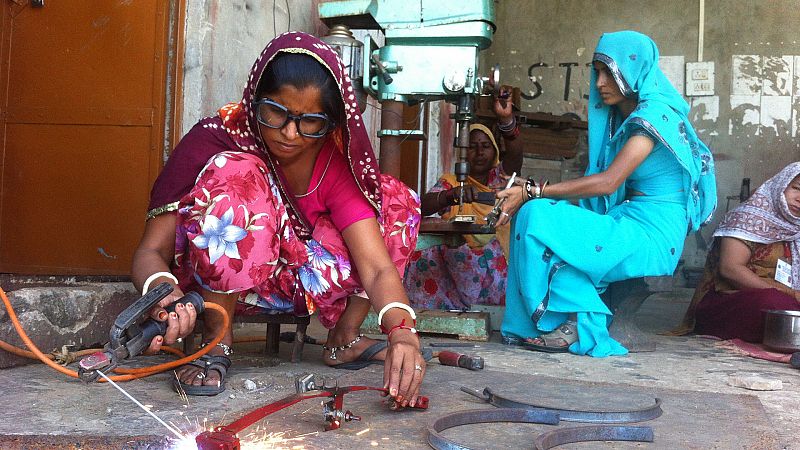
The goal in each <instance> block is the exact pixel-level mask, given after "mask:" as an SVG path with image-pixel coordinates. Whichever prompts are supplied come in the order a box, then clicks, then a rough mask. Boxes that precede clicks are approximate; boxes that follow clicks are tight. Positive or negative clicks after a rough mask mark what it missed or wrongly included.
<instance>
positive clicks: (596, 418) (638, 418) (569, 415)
mask: <svg viewBox="0 0 800 450" xmlns="http://www.w3.org/2000/svg"><path fill="white" fill-rule="evenodd" d="M461 391H462V392H465V393H467V394H469V395H472V396H473V397H477V398H479V399H481V400H483V401H485V402H486V403H489V404H491V405H494V406H497V407H498V408H518V409H526V410H530V411H550V412H553V413H556V414H558V416H559V418H560V419H561V420H563V421H566V422H585V423H634V422H644V421H647V420H653V419H656V418H658V417H660V416H661V414H662V413H663V412H664V411H662V410H661V399H659V398H656V399H655V400H656V401H655V404H654V405H652V406H646V407H643V408H639V409H631V410H627V411H580V410H574V409H562V408H553V407H549V406H541V405H532V404H529V403H522V402H517V401H514V400H509V399H507V398H505V397H502V396H500V395H497V394H495V393H494V392H492V390H491V389H489V388H488V387H487V388H485V389H484V390H483V392H482V393H481V392H479V391H477V390H475V389H470V388H468V387H466V386H464V387H462V388H461Z"/></svg>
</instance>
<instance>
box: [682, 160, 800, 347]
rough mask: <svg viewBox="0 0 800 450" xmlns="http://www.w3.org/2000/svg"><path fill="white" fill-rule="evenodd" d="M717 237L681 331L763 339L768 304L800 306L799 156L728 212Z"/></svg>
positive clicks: (729, 337)
mask: <svg viewBox="0 0 800 450" xmlns="http://www.w3.org/2000/svg"><path fill="white" fill-rule="evenodd" d="M714 237H716V238H717V239H715V240H714V243H713V245H712V246H711V250H710V251H709V253H708V257H707V259H706V267H705V273H704V274H703V279H702V280H701V282H700V284H698V286H697V289H696V290H695V293H694V297H692V303H691V305H690V306H689V309H688V310H687V312H686V316H685V317H684V319H683V328H682V330H679V331H678V334H685V333H688V332H690V331H692V330H693V331H694V332H695V333H698V334H709V335H712V336H718V337H720V338H722V339H733V338H739V339H742V340H744V341H747V342H761V341H762V339H763V338H764V319H765V314H764V312H763V311H764V310H768V309H783V310H800V162H795V163H792V164H789V165H788V166H786V167H785V168H784V169H783V170H781V171H780V172H779V173H778V174H777V175H775V176H774V177H772V178H770V179H769V180H767V182H766V183H764V184H763V185H761V187H759V188H758V189H757V190H756V192H755V193H754V194H753V195H752V196H751V197H750V198H749V199H747V201H745V202H744V203H742V204H741V205H739V207H737V208H736V209H734V210H733V211H731V212H729V213H728V214H727V215H726V216H725V218H724V219H723V220H722V222H721V223H720V224H719V226H718V227H717V230H716V231H715V232H714ZM681 331H682V333H681Z"/></svg>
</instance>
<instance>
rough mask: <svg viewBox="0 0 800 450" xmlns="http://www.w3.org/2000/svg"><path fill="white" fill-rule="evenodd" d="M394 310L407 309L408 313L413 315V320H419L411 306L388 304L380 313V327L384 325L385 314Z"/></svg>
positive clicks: (395, 303) (396, 303)
mask: <svg viewBox="0 0 800 450" xmlns="http://www.w3.org/2000/svg"><path fill="white" fill-rule="evenodd" d="M392 308H399V309H405V310H406V311H408V313H409V314H411V318H412V319H413V320H417V314H416V313H415V312H414V310H413V309H411V307H410V306H408V305H406V304H405V303H400V302H391V303H387V304H386V305H385V306H384V307H383V308H381V311H380V312H379V313H378V326H380V325H381V324H382V323H383V314H384V313H386V311H388V310H390V309H392Z"/></svg>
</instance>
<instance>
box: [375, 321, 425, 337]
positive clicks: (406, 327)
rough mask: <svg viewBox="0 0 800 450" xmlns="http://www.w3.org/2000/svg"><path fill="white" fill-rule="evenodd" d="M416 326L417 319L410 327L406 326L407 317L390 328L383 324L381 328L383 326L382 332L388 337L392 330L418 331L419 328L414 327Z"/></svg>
mask: <svg viewBox="0 0 800 450" xmlns="http://www.w3.org/2000/svg"><path fill="white" fill-rule="evenodd" d="M416 326H417V321H416V320H414V324H413V325H412V326H410V327H409V326H406V319H403V320H401V321H400V324H399V325H395V326H393V327H392V328H389V329H388V330H387V329H386V327H384V326H383V325H381V326H380V328H381V332H382V333H383V334H385V335H386V336H387V337H389V335H391V334H392V331H394V330H397V329H403V330H412V331H413V332H414V333H416V332H417V330H416V329H415V328H414V327H416Z"/></svg>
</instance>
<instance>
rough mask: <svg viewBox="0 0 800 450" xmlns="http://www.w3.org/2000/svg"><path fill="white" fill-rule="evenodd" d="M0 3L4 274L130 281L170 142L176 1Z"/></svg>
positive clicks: (0, 259)
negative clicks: (171, 45)
mask: <svg viewBox="0 0 800 450" xmlns="http://www.w3.org/2000/svg"><path fill="white" fill-rule="evenodd" d="M0 2H2V3H3V5H2V43H1V44H2V48H0V57H1V60H0V64H1V66H0V69H1V70H0V109H1V111H0V112H1V113H2V114H0V116H2V123H0V126H2V130H0V133H2V135H0V138H2V141H0V143H1V144H0V145H2V159H0V272H12V273H37V274H106V275H123V274H128V273H129V269H130V266H131V256H132V253H133V250H134V249H135V247H136V245H137V243H138V240H139V238H140V235H141V232H142V229H143V226H144V217H145V212H146V208H147V201H148V194H149V188H150V185H151V184H152V181H153V180H154V179H155V176H156V175H157V173H158V171H159V169H160V167H161V155H162V153H163V148H164V146H165V143H164V131H163V130H164V128H165V114H164V109H165V106H164V105H165V103H166V102H165V101H164V99H165V97H166V81H165V80H166V78H167V77H166V73H167V70H166V68H167V57H166V55H167V53H168V52H167V36H168V27H169V22H170V21H169V13H170V8H169V4H170V3H169V2H168V1H167V0H163V1H159V0H137V1H130V0H119V1H117V0H114V1H112V0H80V1H75V0H44V1H37V0H30V1H29V0H0Z"/></svg>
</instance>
